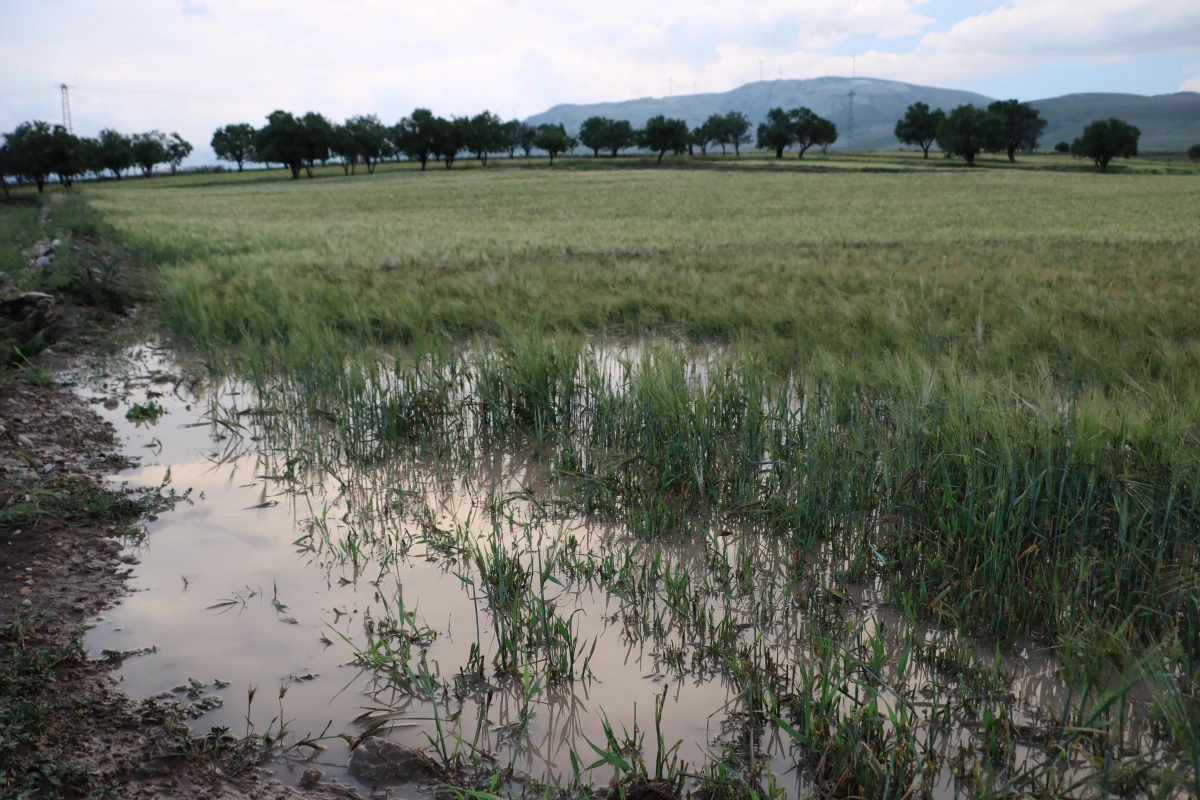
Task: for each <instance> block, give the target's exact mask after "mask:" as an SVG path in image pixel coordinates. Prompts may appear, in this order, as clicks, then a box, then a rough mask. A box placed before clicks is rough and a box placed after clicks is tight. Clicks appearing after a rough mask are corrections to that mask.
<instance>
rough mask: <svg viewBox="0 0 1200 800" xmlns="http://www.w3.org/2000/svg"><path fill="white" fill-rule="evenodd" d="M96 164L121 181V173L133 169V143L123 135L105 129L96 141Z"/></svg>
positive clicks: (110, 129)
mask: <svg viewBox="0 0 1200 800" xmlns="http://www.w3.org/2000/svg"><path fill="white" fill-rule="evenodd" d="M96 163H97V165H98V166H99V167H100V169H102V170H105V169H106V170H108V171H109V172H111V173H112V174H113V177H114V178H116V179H117V180H121V175H122V173H124V172H125V171H126V170H128V169H132V168H133V164H134V161H133V142H131V141H130V139H129V137H128V136H126V135H125V134H123V133H120V132H119V131H114V130H113V129H112V128H105V129H104V130H102V131H100V138H98V139H97V140H96Z"/></svg>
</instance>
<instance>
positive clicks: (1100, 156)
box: [1071, 118, 1142, 172]
mask: <svg viewBox="0 0 1200 800" xmlns="http://www.w3.org/2000/svg"><path fill="white" fill-rule="evenodd" d="M1141 135H1142V132H1141V131H1140V130H1138V128H1137V126H1136V125H1130V124H1129V123H1128V122H1125V121H1124V120H1120V119H1116V118H1111V119H1098V120H1096V121H1095V122H1090V123H1088V126H1087V127H1086V128H1084V129H1083V136H1080V137H1079V138H1078V139H1076V140H1075V142H1074V143H1073V144H1072V145H1071V153H1072V155H1076V156H1079V157H1081V158H1090V159H1092V161H1093V162H1095V164H1096V166H1097V167H1099V168H1100V171H1101V172H1108V162H1110V161H1112V160H1113V159H1114V158H1116V157H1118V156H1120V157H1121V158H1132V157H1133V156H1136V155H1137V154H1138V139H1140V138H1141Z"/></svg>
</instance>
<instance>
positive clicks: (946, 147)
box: [937, 103, 1007, 167]
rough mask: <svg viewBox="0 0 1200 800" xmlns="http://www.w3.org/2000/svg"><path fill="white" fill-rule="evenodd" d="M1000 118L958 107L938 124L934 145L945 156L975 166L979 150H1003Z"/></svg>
mask: <svg viewBox="0 0 1200 800" xmlns="http://www.w3.org/2000/svg"><path fill="white" fill-rule="evenodd" d="M1006 142H1007V139H1006V138H1005V129H1004V117H1002V116H1000V115H999V114H996V113H993V112H990V111H988V110H987V109H985V108H978V107H976V106H973V105H971V104H969V103H968V104H967V105H963V106H959V107H958V108H956V109H954V110H953V111H951V112H950V113H949V114H947V115H946V118H945V119H944V120H942V122H941V124H940V125H938V133H937V145H938V148H939V149H941V150H942V151H943V152H944V153H946V154H947V155H955V156H962V157H963V158H964V159H966V161H967V166H968V167H973V166H975V156H977V155H979V152H980V151H981V150H995V151H999V150H1003V149H1004V148H1005V143H1006Z"/></svg>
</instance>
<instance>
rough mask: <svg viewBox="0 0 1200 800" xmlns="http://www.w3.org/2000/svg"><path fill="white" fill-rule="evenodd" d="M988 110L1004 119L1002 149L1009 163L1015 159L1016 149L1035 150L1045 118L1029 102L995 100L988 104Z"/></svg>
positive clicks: (1044, 126)
mask: <svg viewBox="0 0 1200 800" xmlns="http://www.w3.org/2000/svg"><path fill="white" fill-rule="evenodd" d="M988 111H989V112H990V113H992V114H996V115H997V116H999V117H1002V118H1003V119H1004V138H1005V142H1004V151H1005V152H1006V153H1008V160H1009V162H1010V163H1015V162H1016V160H1017V151H1018V150H1025V151H1027V152H1028V151H1031V150H1036V149H1037V146H1038V140H1039V139H1041V138H1042V131H1044V130H1046V120H1044V119H1042V115H1041V114H1039V113H1038V110H1037V109H1036V108H1034V107H1033V106H1031V105H1029V103H1022V102H1020V101H1019V100H997V101H996V102H994V103H992V104H991V105H989V106H988Z"/></svg>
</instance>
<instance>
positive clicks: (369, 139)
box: [342, 114, 389, 175]
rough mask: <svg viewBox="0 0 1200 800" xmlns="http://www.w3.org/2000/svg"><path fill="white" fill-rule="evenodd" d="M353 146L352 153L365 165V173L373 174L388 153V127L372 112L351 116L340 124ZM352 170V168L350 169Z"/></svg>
mask: <svg viewBox="0 0 1200 800" xmlns="http://www.w3.org/2000/svg"><path fill="white" fill-rule="evenodd" d="M342 127H343V129H344V131H345V132H344V134H343V135H345V136H348V137H349V139H350V143H351V145H352V146H353V149H354V154H355V157H356V158H357V159H360V160H361V161H362V162H363V164H365V165H366V167H367V174H368V175H373V174H375V167H376V166H377V165H378V164H379V162H380V161H382V160H383V158H384V157H385V156H386V155H387V154H388V150H389V147H388V129H387V126H385V125H384V124H383V123H382V122H380V121H379V117H377V116H375V115H374V114H366V115H364V116H357V117H351V118H350V119H348V120H346V124H345V125H344V126H342ZM350 171H351V172H353V171H354V170H353V168H351V170H350Z"/></svg>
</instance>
